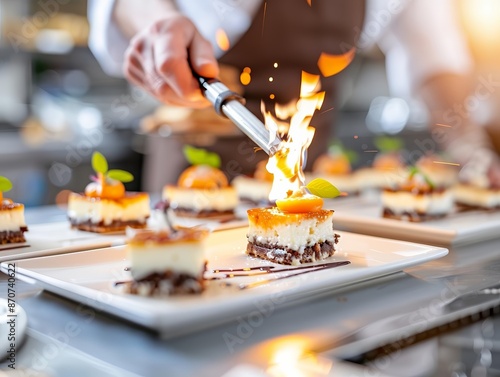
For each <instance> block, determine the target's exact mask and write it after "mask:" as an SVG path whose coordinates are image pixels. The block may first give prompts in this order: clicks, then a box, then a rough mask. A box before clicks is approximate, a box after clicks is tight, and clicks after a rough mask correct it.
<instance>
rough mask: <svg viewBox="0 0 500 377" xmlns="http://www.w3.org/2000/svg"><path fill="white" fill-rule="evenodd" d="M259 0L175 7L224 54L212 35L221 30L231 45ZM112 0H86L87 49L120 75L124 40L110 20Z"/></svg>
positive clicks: (181, 0) (181, 1)
mask: <svg viewBox="0 0 500 377" xmlns="http://www.w3.org/2000/svg"><path fill="white" fill-rule="evenodd" d="M261 2H262V0H246V1H245V2H244V3H240V4H237V5H234V4H232V3H231V2H221V1H219V0H212V1H207V0H176V4H177V6H178V8H179V10H180V11H181V12H182V13H184V14H185V15H186V17H189V18H190V19H191V20H192V21H193V22H194V24H195V25H196V27H197V28H198V30H199V31H200V33H201V34H202V35H203V37H205V38H206V39H207V40H208V41H210V43H211V44H212V46H213V47H214V51H215V55H216V57H220V56H222V55H223V54H224V51H223V50H221V48H220V47H219V46H218V44H217V41H216V35H217V32H218V30H223V31H224V32H225V33H226V35H227V37H228V39H229V43H230V46H233V45H234V44H235V43H236V42H237V41H238V39H239V38H240V37H241V35H242V34H243V33H244V32H245V31H246V30H247V29H248V27H249V26H250V24H251V23H252V19H253V16H254V14H255V13H256V12H257V10H258V8H259V6H260V4H261ZM114 5H115V0H89V3H88V19H89V22H90V36H89V48H90V50H91V51H92V53H93V54H94V56H95V57H96V59H97V60H98V61H99V63H100V64H101V67H102V69H103V70H104V71H105V72H106V73H107V74H109V75H112V76H123V73H122V66H123V61H124V53H125V50H126V49H127V47H128V43H129V41H128V39H127V38H126V37H125V36H124V35H123V34H122V33H121V31H120V30H119V28H118V27H117V25H116V24H115V23H114V21H113V8H114Z"/></svg>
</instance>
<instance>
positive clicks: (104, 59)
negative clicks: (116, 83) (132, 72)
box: [88, 0, 129, 77]
mask: <svg viewBox="0 0 500 377" xmlns="http://www.w3.org/2000/svg"><path fill="white" fill-rule="evenodd" d="M114 5H115V0H89V2H88V19H89V23H90V35H89V48H90V50H91V51H92V53H93V54H94V56H95V57H96V59H97V61H98V62H99V64H100V65H101V67H102V69H103V70H104V72H106V73H107V74H108V75H111V76H117V77H120V76H123V72H122V67H123V61H124V54H125V50H126V49H127V47H128V43H129V41H128V39H127V38H126V37H125V36H124V35H123V34H122V33H121V31H120V30H119V29H118V26H117V25H116V24H115V23H114V22H113V8H114Z"/></svg>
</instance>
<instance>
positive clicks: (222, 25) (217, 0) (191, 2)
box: [176, 0, 262, 58]
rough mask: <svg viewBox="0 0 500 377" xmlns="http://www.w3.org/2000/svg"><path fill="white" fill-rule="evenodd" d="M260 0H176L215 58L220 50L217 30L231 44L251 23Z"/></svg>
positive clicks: (220, 54) (220, 53)
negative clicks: (207, 43) (207, 42)
mask: <svg viewBox="0 0 500 377" xmlns="http://www.w3.org/2000/svg"><path fill="white" fill-rule="evenodd" d="M261 3H262V0H244V1H239V2H237V1H234V0H223V1H221V0H176V4H177V7H178V8H179V10H180V11H181V12H182V13H183V14H184V15H185V16H186V17H189V18H190V19H191V21H193V23H194V24H195V25H196V28H197V29H198V31H199V32H200V33H201V35H203V37H204V38H205V39H207V40H208V41H209V42H210V43H211V44H212V47H213V48H214V53H215V56H216V57H217V58H219V57H221V56H222V55H223V54H224V52H225V51H223V50H222V49H221V48H220V47H219V45H218V43H217V38H216V36H217V32H218V31H219V30H223V31H224V33H225V34H226V36H227V38H228V40H229V46H230V47H231V46H234V44H235V43H236V42H237V41H238V40H239V39H240V37H241V36H242V35H243V33H245V32H246V31H247V29H248V28H249V27H250V25H251V24H252V20H253V17H254V15H255V13H256V12H257V11H258V9H259V6H260V5H261Z"/></svg>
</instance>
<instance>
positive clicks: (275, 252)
mask: <svg viewBox="0 0 500 377" xmlns="http://www.w3.org/2000/svg"><path fill="white" fill-rule="evenodd" d="M339 237H340V236H339V235H338V234H335V241H334V242H333V243H332V242H330V241H326V242H322V243H317V244H315V245H314V246H308V247H306V248H305V249H304V251H303V252H302V253H300V252H298V251H296V250H292V249H283V248H280V247H279V246H273V245H269V244H257V243H251V242H249V243H248V244H247V254H248V255H251V256H254V257H257V258H260V259H265V260H268V261H271V262H274V263H279V264H286V265H297V264H302V263H310V262H317V261H321V260H323V259H326V258H329V257H331V256H332V255H333V254H335V244H336V243H338V242H339V241H338V239H339Z"/></svg>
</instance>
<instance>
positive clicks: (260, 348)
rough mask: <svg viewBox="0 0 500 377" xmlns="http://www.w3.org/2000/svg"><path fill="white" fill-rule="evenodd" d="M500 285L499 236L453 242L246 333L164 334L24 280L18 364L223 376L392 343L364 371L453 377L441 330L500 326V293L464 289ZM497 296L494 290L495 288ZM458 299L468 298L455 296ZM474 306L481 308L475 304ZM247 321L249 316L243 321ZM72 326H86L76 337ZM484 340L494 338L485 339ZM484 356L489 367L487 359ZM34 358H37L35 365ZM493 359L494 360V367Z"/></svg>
mask: <svg viewBox="0 0 500 377" xmlns="http://www.w3.org/2000/svg"><path fill="white" fill-rule="evenodd" d="M27 217H28V218H29V219H30V220H32V221H36V220H37V219H39V220H40V219H44V221H47V219H49V221H50V220H52V221H58V220H60V213H58V212H57V210H55V209H52V208H51V207H47V208H45V209H38V210H30V211H28V212H27ZM499 283H500V239H499V240H493V241H489V242H484V243H480V244H474V245H469V246H464V247H456V248H452V249H451V250H450V253H449V254H448V256H446V257H444V258H442V259H439V260H435V261H433V262H429V263H426V264H424V265H420V266H417V267H414V268H411V269H408V270H405V271H404V272H401V273H397V274H393V275H389V276H385V277H383V278H379V279H375V280H371V281H368V282H364V283H361V284H356V285H353V286H350V287H349V288H346V289H343V290H341V291H334V292H331V293H329V294H327V295H322V296H320V297H309V298H308V300H307V301H304V302H301V303H294V304H293V305H282V306H280V305H277V306H276V308H275V309H274V310H273V312H272V314H271V315H269V316H268V317H266V318H265V319H264V320H263V321H262V324H261V325H260V326H257V327H247V328H246V329H243V328H242V321H241V320H240V321H232V322H229V323H226V324H224V325H221V326H218V327H215V328H211V329H209V330H205V331H201V332H197V333H194V334H191V335H187V336H183V337H178V338H174V339H168V340H162V339H160V338H159V337H158V336H157V335H156V334H154V333H152V332H150V331H148V330H145V329H142V328H139V327H137V326H136V325H133V324H130V323H127V322H124V321H122V320H120V319H117V318H114V317H111V316H109V315H106V314H102V313H99V312H97V311H96V310H94V309H91V308H87V307H84V306H82V305H80V304H79V303H75V302H71V301H68V300H66V299H63V298H60V297H58V296H55V295H53V294H50V293H46V292H43V291H41V289H39V288H38V287H37V286H36V285H31V284H28V283H24V282H20V281H19V282H18V284H17V290H18V291H17V299H18V302H19V304H20V305H21V306H22V307H23V308H24V309H25V310H26V312H27V314H28V319H29V335H28V342H27V344H26V345H25V346H24V347H23V348H22V349H21V350H20V351H19V355H18V363H20V365H23V366H25V367H30V368H35V369H36V367H38V366H40V365H41V364H40V363H41V361H40V360H47V361H48V366H47V367H46V368H47V369H45V370H46V371H47V372H48V375H55V376H66V375H69V374H67V368H68V365H67V363H65V362H64V360H67V358H68V357H72V358H73V360H74V364H72V365H80V369H78V370H80V371H85V370H87V369H85V368H94V369H88V371H93V372H92V375H104V376H108V375H116V376H121V375H127V374H125V372H124V371H129V372H131V373H135V374H138V375H144V376H167V375H168V376H194V375H199V376H222V375H224V374H226V373H228V374H227V376H231V374H230V373H234V375H235V376H239V375H242V374H237V373H236V372H237V371H238V370H241V369H234V368H236V367H238V368H242V365H243V366H244V365H252V366H253V367H255V368H260V370H265V369H266V368H267V367H268V366H269V362H270V358H271V357H272V356H273V355H275V352H276V349H277V348H281V349H286V348H287V347H289V346H293V345H294V344H296V345H297V346H298V347H301V348H302V349H307V350H312V351H315V352H317V353H318V354H319V356H320V359H321V360H323V361H324V360H331V359H333V358H335V359H337V358H342V359H351V360H355V359H356V358H357V356H358V355H361V354H364V353H365V352H367V351H369V350H372V349H374V348H380V347H381V346H384V345H386V344H388V343H389V344H390V347H389V348H387V349H386V350H389V349H390V350H391V351H393V352H392V353H391V354H390V355H389V356H387V357H386V358H378V359H375V361H374V362H373V363H372V364H371V366H372V367H373V368H376V370H375V371H373V370H372V371H370V372H367V371H365V372H360V373H361V374H358V375H360V376H361V375H379V376H382V375H395V376H398V375H400V376H402V375H404V376H410V375H412V376H413V375H415V376H433V375H445V374H436V373H440V372H437V371H438V370H441V369H442V368H443V367H442V365H438V364H439V360H438V359H439V357H443V352H441V351H439V350H441V349H442V347H443V342H442V339H443V338H442V337H441V338H440V337H437V336H436V335H438V334H439V333H440V332H444V331H450V330H455V329H458V328H459V327H461V326H462V325H466V324H468V323H470V322H473V321H479V325H477V326H479V328H480V330H481V329H483V327H484V326H485V325H484V324H485V323H489V322H488V321H493V323H496V317H494V316H493V317H492V318H490V319H486V320H485V319H484V318H487V317H489V316H490V315H494V314H495V312H496V309H495V308H498V306H499V305H500V295H498V293H496V294H484V292H483V294H482V295H479V294H472V295H466V294H467V293H471V292H476V291H478V290H481V289H483V288H486V287H490V286H494V285H497V284H499ZM6 285H7V280H6V277H5V276H2V278H1V280H0V292H2V296H3V295H4V292H6V291H7V288H6ZM492 292H493V293H494V292H495V291H487V293H492ZM464 294H465V296H463V295H464ZM458 296H463V297H464V298H463V299H459V300H456V298H457V297H458ZM471 302H472V303H475V304H478V305H476V306H473V307H468V306H467V305H468V304H469V303H471ZM481 305H482V306H481ZM471 308H472V309H471ZM491 308H493V309H494V310H490V309H491ZM472 314H475V315H472ZM464 318H466V319H464ZM242 319H243V321H244V317H243V318H242ZM447 324H448V326H447ZM68 326H70V327H71V328H72V329H77V330H78V331H72V332H71V334H68V331H67V329H68ZM493 327H495V326H493ZM471 328H473V327H471V325H469V326H468V327H467V331H472V330H470V329H471ZM481 331H482V330H481ZM481 331H479V333H480V334H483V333H481ZM228 334H229V337H230V335H234V336H235V337H238V339H239V341H237V342H228V341H227V339H228ZM418 334H424V335H425V336H426V338H428V340H426V341H424V342H420V343H419V344H418V345H417V346H413V347H408V348H405V347H406V345H407V342H406V341H408V340H420V338H421V337H419V336H417V335H418ZM452 335H453V336H455V338H453V339H455V341H456V339H457V331H452ZM481 336H482V343H481V344H482V347H483V348H482V349H484V348H485V347H486V346H485V344H487V345H488V347H486V348H487V349H488V351H489V352H490V356H491V355H494V354H495V350H497V351H496V352H498V349H499V348H500V347H499V345H498V343H500V342H499V341H500V335H498V334H497V335H495V333H494V331H493V334H492V335H491V332H490V333H488V335H487V336H486V335H484V334H483V335H481ZM486 338H488V339H486ZM54 339H56V340H58V341H59V342H60V343H58V346H54V345H53V344H52V343H51V342H53V340H54ZM470 339H471V340H473V339H475V338H474V336H471V337H470ZM478 339H479V338H478ZM485 339H486V340H487V341H488V342H489V343H488V342H487V343H485V342H486V340H485ZM51 344H52V346H50V348H51V349H52V348H54V347H55V348H57V349H58V350H59V351H58V352H55V356H53V357H52V358H50V357H47V356H43V355H45V353H49V351H48V349H49V348H48V347H49V345H51ZM283 345H285V346H284V347H283ZM477 347H479V346H478V345H477V344H475V343H474V345H472V346H471V347H470V348H471V350H472V349H473V350H476V349H477ZM495 347H496V348H495ZM55 348H54V349H55ZM403 348H405V349H404V350H403ZM447 350H449V347H448V348H447ZM68 353H69V354H70V356H68V355H67V354H68ZM40 355H41V356H40ZM51 355H52V354H50V355H49V356H51ZM438 356H439V357H438ZM448 356H449V355H448ZM37 357H38V358H37ZM290 357H291V356H290ZM490 359H491V358H490ZM290 360H292V359H290ZM447 360H448V359H447ZM449 360H452V359H449ZM459 360H460V359H459ZM482 360H483V361H481V363H483V364H484V358H483V359H482ZM493 361H494V360H493ZM36 362H38V364H34V363H36ZM290 362H292V361H290ZM445 362H447V361H445ZM450 362H451V361H450ZM492 364H494V363H493V362H491V360H490V364H489V365H490V366H491V365H492ZM334 365H337V364H335V363H334ZM457 365H458V364H457ZM2 366H5V364H2ZM483 366H484V365H483ZM462 367H463V368H465V366H463V365H462ZM82 368H83V369H82ZM401 368H403V369H401ZM439 368H441V369H439ZM449 368H451V366H449ZM449 368H448V369H449ZM453 368H455V369H456V368H459V366H456V365H455V366H454V367H453ZM448 369H447V370H448ZM455 369H454V370H455ZM332 370H333V371H334V370H335V368H333V369H332ZM402 370H404V372H401V371H402ZM449 370H451V369H449ZM97 371H99V373H98V372H97ZM230 371H232V372H230ZM79 373H80V372H79ZM82 373H83V372H82ZM363 373H364V374H363ZM366 373H372V374H366ZM384 373H386V374H384ZM35 375H36V374H35ZM71 375H90V374H85V373H84V374H81V373H80V374H78V373H76V369H75V373H73V374H71ZM305 375H327V374H305ZM332 375H334V374H332ZM336 375H339V374H336ZM352 375H353V376H354V375H356V374H352ZM449 375H450V376H451V375H452V374H451V372H450V374H449ZM457 375H460V374H457ZM462 375H464V376H466V375H467V374H462ZM485 375H486V374H485Z"/></svg>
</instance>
